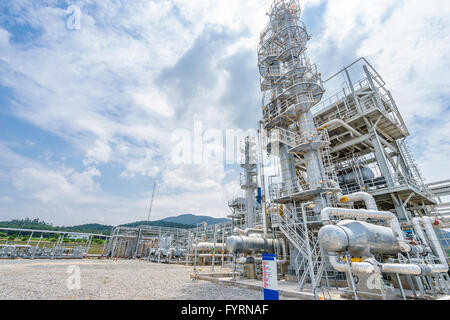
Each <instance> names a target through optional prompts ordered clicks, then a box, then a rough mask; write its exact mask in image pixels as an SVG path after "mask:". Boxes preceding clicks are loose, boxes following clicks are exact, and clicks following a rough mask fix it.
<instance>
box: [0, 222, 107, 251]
mask: <svg viewBox="0 0 450 320" xmlns="http://www.w3.org/2000/svg"><path fill="white" fill-rule="evenodd" d="M0 230H1V231H7V232H18V233H19V234H21V233H23V234H30V236H29V238H28V241H27V244H25V245H23V244H17V243H15V241H7V242H6V243H5V244H1V245H0V259H1V258H3V259H16V258H21V259H82V258H84V257H87V256H94V255H92V254H91V255H90V254H89V250H90V248H91V245H92V240H93V239H94V238H104V239H105V245H104V247H103V251H102V253H101V254H100V255H99V256H100V257H102V256H103V254H104V253H105V250H106V244H107V242H108V239H109V236H106V235H102V234H91V233H81V232H65V231H49V230H35V229H15V228H1V227H0ZM44 234H54V235H58V240H57V241H56V242H55V243H53V244H52V245H51V246H48V247H47V246H46V245H45V243H44V242H45V241H43V235H44ZM33 235H38V236H40V237H39V241H38V242H37V243H36V245H32V244H31V240H32V238H33ZM68 236H85V237H87V241H86V245H75V246H69V245H66V244H65V243H64V239H65V238H66V237H68Z"/></svg>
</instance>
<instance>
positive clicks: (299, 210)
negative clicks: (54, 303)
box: [0, 0, 450, 300]
mask: <svg viewBox="0 0 450 320" xmlns="http://www.w3.org/2000/svg"><path fill="white" fill-rule="evenodd" d="M301 13H302V11H301V6H300V3H299V1H298V0H274V1H273V3H272V5H271V7H270V9H269V11H268V24H267V27H266V28H265V29H264V30H262V32H261V34H260V41H259V46H258V48H257V61H255V63H257V66H258V69H259V76H260V89H261V97H262V99H261V113H260V114H259V117H260V122H259V123H258V128H257V129H258V135H257V136H254V137H252V136H249V137H245V138H244V139H243V140H242V161H241V171H242V174H241V179H240V186H241V190H239V193H240V194H241V196H239V197H236V198H235V199H229V202H228V207H229V209H230V211H229V212H228V213H226V214H227V218H228V222H225V223H221V224H217V225H207V224H198V225H197V227H196V228H193V229H176V228H164V227H151V226H142V227H137V228H126V227H116V228H115V229H114V230H113V231H112V233H111V235H110V236H104V235H93V234H88V235H87V237H88V239H89V241H88V242H87V245H85V246H79V247H71V248H68V247H65V245H64V242H63V239H64V237H65V236H68V234H64V233H60V232H59V233H58V236H59V237H60V238H59V240H58V241H57V243H54V244H53V246H52V247H49V248H42V246H41V247H40V246H39V243H38V244H37V245H35V246H32V245H14V244H11V243H10V244H4V245H2V247H0V258H3V259H15V258H21V259H69V258H70V259H82V258H83V257H87V256H89V255H90V254H89V244H90V241H91V240H92V239H93V238H104V239H106V242H105V244H104V247H103V248H102V250H101V252H100V253H99V254H98V255H97V258H100V259H106V260H110V261H114V260H115V259H132V260H140V261H143V262H146V263H155V264H177V265H181V266H188V267H190V268H191V272H190V277H191V279H190V281H192V282H198V281H212V282H214V283H217V284H219V285H223V286H237V287H245V288H251V289H254V290H262V288H263V277H264V270H263V259H264V257H263V255H264V254H274V255H275V256H276V269H277V273H278V277H277V279H278V281H279V287H280V290H281V289H282V287H283V286H285V287H286V288H288V289H286V290H285V293H287V294H290V295H291V296H292V297H294V298H296V299H305V300H417V299H421V300H438V299H441V298H445V297H448V295H449V288H450V278H449V265H448V263H449V254H450V247H449V245H450V237H449V235H450V233H449V232H448V231H446V230H445V229H447V230H448V228H450V224H449V221H450V219H449V217H450V216H449V214H450V211H449V210H448V208H449V207H450V206H449V204H448V203H442V199H441V198H443V197H446V196H449V195H450V180H446V181H440V182H436V183H432V184H429V183H428V184H427V183H425V182H424V177H423V176H422V174H421V172H420V171H419V169H418V165H417V163H416V161H415V159H414V157H413V154H412V152H411V150H410V147H409V146H408V139H409V137H410V136H411V135H413V134H414V132H411V133H410V132H409V130H408V128H407V126H406V124H405V121H404V120H403V118H402V115H401V113H400V111H399V108H398V107H397V104H396V101H395V99H394V96H393V95H392V94H391V92H390V91H389V84H388V83H386V82H385V81H384V79H383V78H382V76H381V74H382V73H383V72H382V71H383V70H382V68H383V66H381V70H376V69H375V68H374V67H373V66H372V64H371V63H370V61H369V59H366V58H360V59H358V60H356V61H354V62H352V63H350V64H348V65H347V66H346V67H344V68H342V69H340V70H338V71H337V72H336V70H320V66H316V64H315V63H314V62H313V61H311V60H310V59H309V57H308V50H307V48H308V41H309V40H310V38H311V36H310V34H309V33H308V30H307V26H306V25H305V23H303V22H302V17H301ZM336 69H339V67H337V68H336ZM334 72H335V73H334ZM322 73H326V74H333V73H334V74H333V75H332V76H331V77H329V78H327V79H322ZM402 108H407V106H405V107H404V106H400V109H402ZM269 163H271V164H272V163H273V164H274V166H273V168H274V170H272V171H273V172H272V171H270V176H269V175H266V173H267V172H268V171H269V170H268V167H269ZM273 168H272V169H273ZM273 173H275V174H273ZM449 178H450V177H449ZM2 230H3V231H8V230H6V229H1V228H0V231H2ZM22 231H25V230H22ZM27 232H33V233H34V235H41V238H42V234H44V233H45V232H47V231H45V230H27Z"/></svg>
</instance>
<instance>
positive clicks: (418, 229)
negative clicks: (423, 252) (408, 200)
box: [411, 218, 429, 246]
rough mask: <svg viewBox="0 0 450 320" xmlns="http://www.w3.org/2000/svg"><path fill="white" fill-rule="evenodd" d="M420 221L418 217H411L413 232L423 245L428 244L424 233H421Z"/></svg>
mask: <svg viewBox="0 0 450 320" xmlns="http://www.w3.org/2000/svg"><path fill="white" fill-rule="evenodd" d="M420 221H421V219H420V218H413V219H412V221H411V222H412V226H413V228H414V232H415V233H416V235H417V236H418V237H419V239H420V241H422V244H423V245H425V246H429V245H428V242H427V239H426V237H425V234H424V233H423V230H422V226H421V225H420Z"/></svg>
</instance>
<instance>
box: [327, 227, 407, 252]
mask: <svg viewBox="0 0 450 320" xmlns="http://www.w3.org/2000/svg"><path fill="white" fill-rule="evenodd" d="M319 243H320V246H321V248H322V249H324V250H325V251H328V252H344V251H348V252H349V253H350V255H352V256H354V257H370V256H371V255H372V254H376V253H379V254H397V253H399V252H400V247H399V244H398V241H397V239H396V238H395V236H394V233H393V231H392V229H391V228H387V227H383V226H378V225H374V224H370V223H366V222H362V221H353V220H344V221H342V222H340V223H339V224H337V225H328V226H325V227H322V228H321V229H320V231H319Z"/></svg>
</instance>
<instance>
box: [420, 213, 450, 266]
mask: <svg viewBox="0 0 450 320" xmlns="http://www.w3.org/2000/svg"><path fill="white" fill-rule="evenodd" d="M435 221H437V220H435V219H433V218H430V217H425V218H422V223H423V226H424V228H425V232H426V234H427V236H428V239H429V240H430V244H431V248H432V249H433V251H434V253H435V254H436V256H437V257H438V258H439V261H440V264H435V265H432V266H431V270H432V272H433V273H446V272H448V263H447V257H446V255H445V253H444V251H443V250H442V247H441V245H440V242H439V240H438V238H437V236H436V232H435V231H434V228H433V225H432V223H433V222H435ZM438 222H439V221H438Z"/></svg>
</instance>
